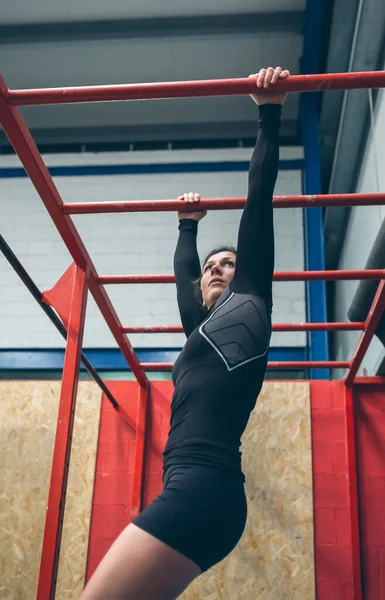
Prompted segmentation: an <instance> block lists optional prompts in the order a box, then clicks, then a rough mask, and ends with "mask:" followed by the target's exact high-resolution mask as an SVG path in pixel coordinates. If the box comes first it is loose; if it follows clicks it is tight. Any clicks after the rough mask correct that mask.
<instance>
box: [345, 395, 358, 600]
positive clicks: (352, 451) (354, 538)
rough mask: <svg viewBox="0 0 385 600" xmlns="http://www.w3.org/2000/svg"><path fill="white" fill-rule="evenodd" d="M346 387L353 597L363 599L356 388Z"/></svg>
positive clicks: (356, 599)
mask: <svg viewBox="0 0 385 600" xmlns="http://www.w3.org/2000/svg"><path fill="white" fill-rule="evenodd" d="M344 389H345V419H346V439H347V452H348V457H347V458H348V493H349V521H350V535H351V544H350V547H351V551H352V556H351V561H352V562H351V564H352V575H353V599H352V600H362V580H361V556H360V524H359V511H358V483H357V458H356V440H355V425H354V389H353V387H352V386H347V385H345V386H344Z"/></svg>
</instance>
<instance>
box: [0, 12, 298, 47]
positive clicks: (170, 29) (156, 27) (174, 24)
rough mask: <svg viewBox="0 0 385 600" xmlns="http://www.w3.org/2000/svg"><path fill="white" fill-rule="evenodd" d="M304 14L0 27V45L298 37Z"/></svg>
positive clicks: (173, 18) (213, 16)
mask: <svg viewBox="0 0 385 600" xmlns="http://www.w3.org/2000/svg"><path fill="white" fill-rule="evenodd" d="M303 21H304V12H303V11H286V12H284V11H282V12H271V13H254V14H234V15H209V16H197V17H164V18H157V19H120V20H111V21H80V22H61V23H31V24H20V25H2V26H0V44H3V45H4V44H28V43H44V42H46V43H48V42H74V41H79V40H111V39H131V38H147V37H149V38H153V37H155V38H159V37H167V38H169V37H182V36H186V35H188V36H195V35H200V36H202V35H228V34H230V35H231V34H233V35H234V34H243V33H250V34H263V33H267V34H270V33H271V34H274V33H293V34H301V33H302V28H303Z"/></svg>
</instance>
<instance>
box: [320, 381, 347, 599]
mask: <svg viewBox="0 0 385 600" xmlns="http://www.w3.org/2000/svg"><path fill="white" fill-rule="evenodd" d="M310 394H311V419H312V445H313V486H314V487H313V498H314V549H315V569H316V593H317V600H352V599H353V598H354V596H353V577H352V560H351V544H350V540H351V532H350V519H349V488H348V479H347V471H348V462H347V457H348V455H347V436H346V434H347V432H346V417H345V410H344V408H345V400H344V387H343V384H342V382H340V381H312V382H310Z"/></svg>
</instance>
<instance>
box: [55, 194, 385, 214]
mask: <svg viewBox="0 0 385 600" xmlns="http://www.w3.org/2000/svg"><path fill="white" fill-rule="evenodd" d="M245 204H246V198H245V197H244V196H240V197H234V198H206V199H202V200H201V201H200V203H199V207H200V208H201V209H202V210H241V209H242V208H243V207H244V206H245ZM383 204H385V194H319V195H314V196H311V195H309V196H304V195H296V196H274V198H273V206H274V208H320V207H322V206H382V205H383ZM177 210H180V211H182V212H183V211H184V210H185V211H186V212H187V211H188V207H185V206H184V205H183V206H182V203H181V202H180V201H178V200H120V201H114V202H111V201H110V202H69V203H65V204H64V205H63V211H64V214H66V215H87V214H89V215H91V214H100V213H106V214H107V213H131V212H176V211H177Z"/></svg>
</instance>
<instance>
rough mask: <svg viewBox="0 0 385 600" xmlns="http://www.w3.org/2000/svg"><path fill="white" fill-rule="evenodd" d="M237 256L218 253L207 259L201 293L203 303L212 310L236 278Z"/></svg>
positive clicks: (203, 271)
mask: <svg viewBox="0 0 385 600" xmlns="http://www.w3.org/2000/svg"><path fill="white" fill-rule="evenodd" d="M235 260H236V257H235V254H234V253H233V252H218V254H213V255H212V256H210V258H208V259H207V261H206V262H205V264H204V265H203V269H202V278H201V291H202V298H203V302H204V303H205V305H206V306H207V308H208V309H209V308H211V306H212V305H213V304H214V302H215V300H216V299H217V298H219V296H220V295H221V293H222V292H223V290H224V289H225V287H227V286H228V285H229V283H230V281H231V280H232V278H233V276H234V268H235Z"/></svg>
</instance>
